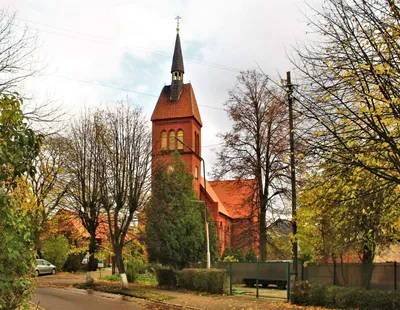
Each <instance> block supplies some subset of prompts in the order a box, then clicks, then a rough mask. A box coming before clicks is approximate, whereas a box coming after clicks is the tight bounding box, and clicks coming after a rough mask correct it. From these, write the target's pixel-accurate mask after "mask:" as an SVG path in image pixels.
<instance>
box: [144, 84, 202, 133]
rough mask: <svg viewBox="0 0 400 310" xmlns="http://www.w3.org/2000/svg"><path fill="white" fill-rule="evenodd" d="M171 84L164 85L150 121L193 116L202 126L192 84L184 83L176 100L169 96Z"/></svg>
mask: <svg viewBox="0 0 400 310" xmlns="http://www.w3.org/2000/svg"><path fill="white" fill-rule="evenodd" d="M170 88H171V86H170V85H168V86H164V88H163V89H162V91H161V94H160V97H159V98H158V101H157V104H156V107H155V108H154V111H153V115H152V116H151V120H152V121H156V120H164V119H174V118H182V117H194V118H195V119H196V120H197V121H198V122H199V124H200V126H203V124H202V122H201V118H200V112H199V107H198V106H197V101H196V97H195V95H194V92H193V88H192V84H190V83H188V84H184V86H183V90H182V93H181V96H180V98H179V99H178V100H176V101H171V100H170V99H169V98H170Z"/></svg>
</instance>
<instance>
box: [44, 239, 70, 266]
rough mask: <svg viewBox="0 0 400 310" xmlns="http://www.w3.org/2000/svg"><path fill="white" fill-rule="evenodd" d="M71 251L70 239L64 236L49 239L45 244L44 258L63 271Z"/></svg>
mask: <svg viewBox="0 0 400 310" xmlns="http://www.w3.org/2000/svg"><path fill="white" fill-rule="evenodd" d="M68 251H69V244H68V239H67V238H66V237H64V236H62V235H58V236H55V237H49V238H47V239H46V240H44V242H43V248H42V253H43V258H44V259H46V260H48V261H49V262H50V263H52V264H54V265H55V266H56V267H57V269H58V270H61V269H62V268H63V266H64V264H65V262H66V261H67V257H68Z"/></svg>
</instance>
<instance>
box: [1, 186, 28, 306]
mask: <svg viewBox="0 0 400 310" xmlns="http://www.w3.org/2000/svg"><path fill="white" fill-rule="evenodd" d="M27 210H28V208H26V209H24V208H22V207H21V206H19V205H13V204H12V202H10V199H9V198H8V197H6V196H5V194H4V193H3V192H2V190H1V189H0V240H1V241H0V309H17V308H19V307H20V306H21V308H23V306H24V304H26V303H27V302H28V301H29V300H30V299H31V297H32V293H33V291H34V288H35V285H34V278H33V277H32V275H33V272H34V270H35V269H34V268H35V267H34V266H35V255H34V251H33V242H32V239H31V232H32V228H31V225H30V217H29V214H28V213H27V212H26V211H27Z"/></svg>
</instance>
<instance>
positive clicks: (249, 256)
mask: <svg viewBox="0 0 400 310" xmlns="http://www.w3.org/2000/svg"><path fill="white" fill-rule="evenodd" d="M244 260H245V261H246V262H248V263H255V262H257V254H256V252H255V251H254V250H253V248H250V249H249V250H248V251H247V252H246V255H245V256H244Z"/></svg>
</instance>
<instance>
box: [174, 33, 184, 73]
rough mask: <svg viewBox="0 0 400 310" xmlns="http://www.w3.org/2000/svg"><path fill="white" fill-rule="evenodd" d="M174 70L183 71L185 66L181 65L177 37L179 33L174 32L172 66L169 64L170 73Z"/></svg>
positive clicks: (179, 46)
mask: <svg viewBox="0 0 400 310" xmlns="http://www.w3.org/2000/svg"><path fill="white" fill-rule="evenodd" d="M175 71H180V72H183V73H185V68H184V66H183V56H182V48H181V39H180V37H179V33H177V34H176V40H175V49H174V57H173V58H172V66H171V73H172V72H175Z"/></svg>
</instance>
